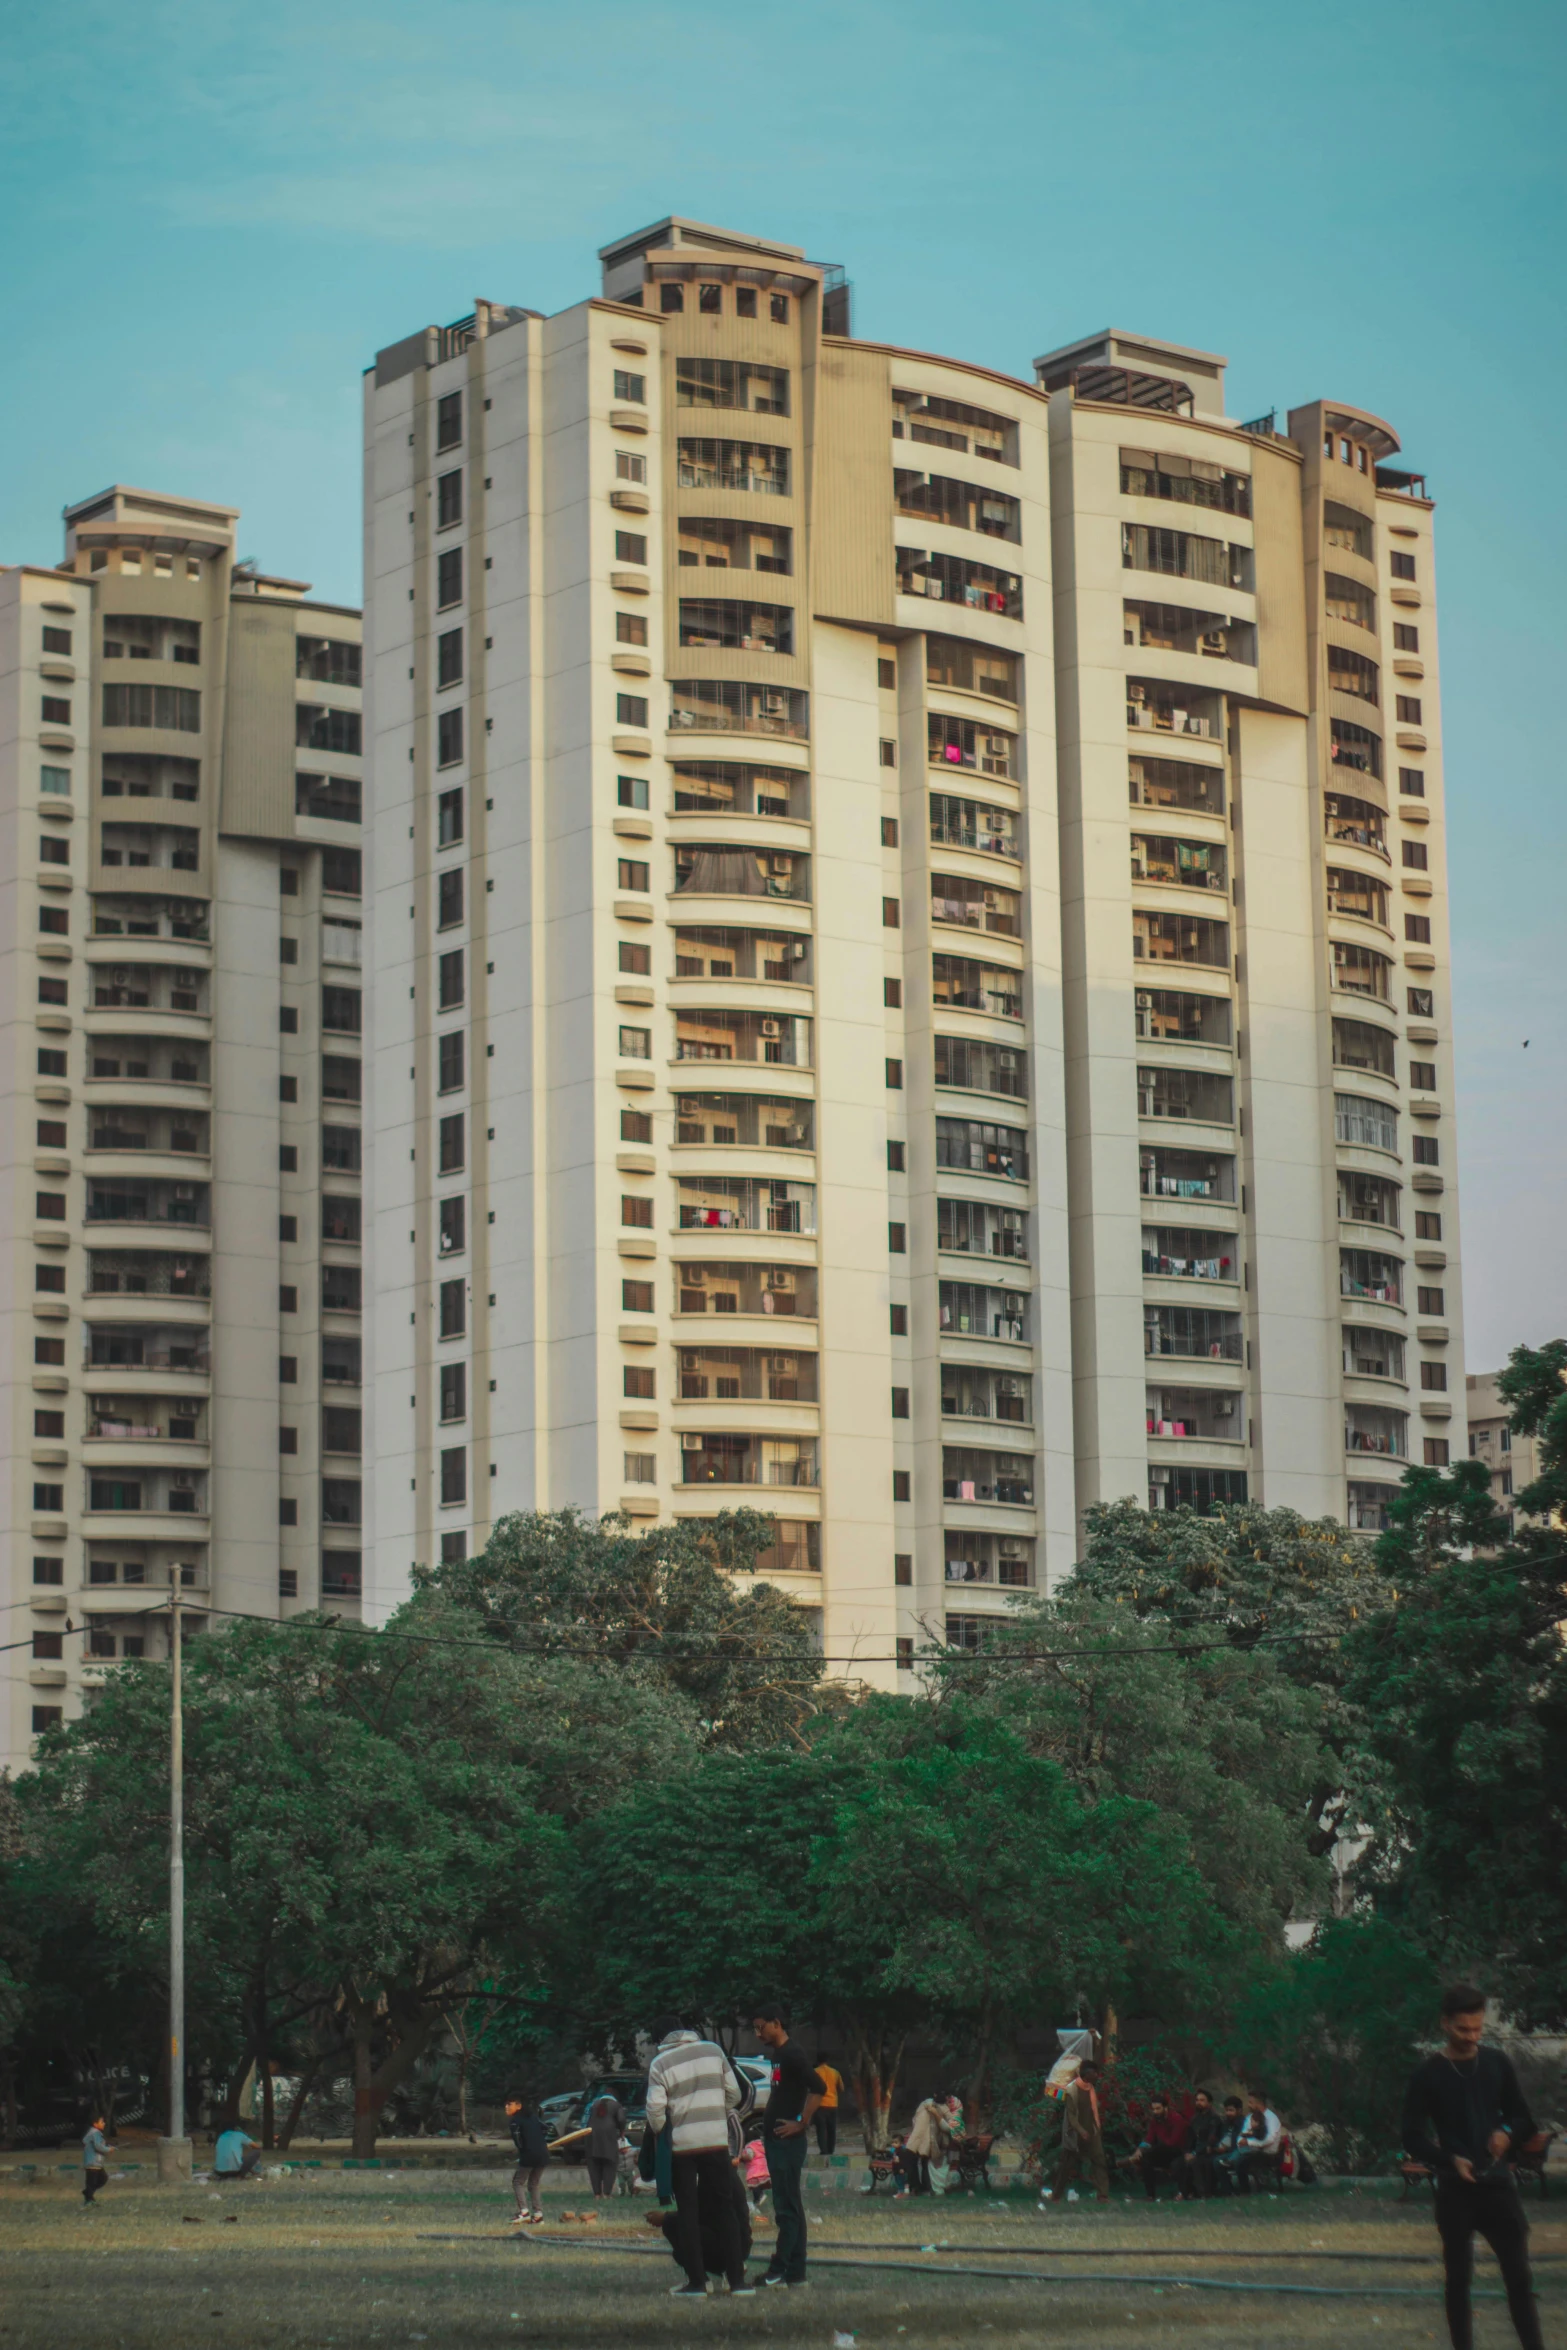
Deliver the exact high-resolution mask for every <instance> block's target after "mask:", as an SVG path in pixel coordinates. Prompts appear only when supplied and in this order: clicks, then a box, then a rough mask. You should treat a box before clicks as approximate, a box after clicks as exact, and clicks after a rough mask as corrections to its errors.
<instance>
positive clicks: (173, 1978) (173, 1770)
mask: <svg viewBox="0 0 1567 2350" xmlns="http://www.w3.org/2000/svg"><path fill="white" fill-rule="evenodd" d="M174 1574H175V1575H176V1577H177V1576H178V1574H179V1568H178V1567H176V1568H175V1569H174ZM182 1662H183V1660H182V1655H181V1640H180V1587H179V1583H178V1582H177V1581H176V1582H175V1585H174V1588H173V1590H172V1591H171V1592H170V1594H169V1678H170V1682H171V1698H170V1709H169V2136H170V2137H171V2138H183V2137H184V2135H185V1714H184V1707H183V1703H182V1697H183V1692H182V1690H181V1687H180V1682H181V1678H182Z"/></svg>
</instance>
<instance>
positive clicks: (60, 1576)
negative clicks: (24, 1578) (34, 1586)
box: [33, 1558, 65, 1583]
mask: <svg viewBox="0 0 1567 2350" xmlns="http://www.w3.org/2000/svg"><path fill="white" fill-rule="evenodd" d="M33 1581H34V1582H35V1583H63V1582H64V1581H65V1561H64V1559H55V1558H35V1559H34V1561H33Z"/></svg>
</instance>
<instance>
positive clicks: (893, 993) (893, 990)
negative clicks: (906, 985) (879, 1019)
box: [881, 979, 903, 1012]
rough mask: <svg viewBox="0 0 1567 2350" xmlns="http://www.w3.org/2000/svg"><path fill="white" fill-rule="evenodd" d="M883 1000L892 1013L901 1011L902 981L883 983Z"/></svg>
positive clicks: (894, 980) (887, 980)
mask: <svg viewBox="0 0 1567 2350" xmlns="http://www.w3.org/2000/svg"><path fill="white" fill-rule="evenodd" d="M881 1000H882V1002H883V1003H884V1004H885V1005H886V1007H887V1009H888V1010H889V1011H890V1012H896V1011H900V1010H901V1009H902V1006H903V982H902V980H901V979H884V980H883V981H882V983H881Z"/></svg>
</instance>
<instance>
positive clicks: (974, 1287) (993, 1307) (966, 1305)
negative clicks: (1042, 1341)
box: [939, 1281, 1028, 1341]
mask: <svg viewBox="0 0 1567 2350" xmlns="http://www.w3.org/2000/svg"><path fill="white" fill-rule="evenodd" d="M939 1311H940V1316H941V1328H942V1331H943V1333H944V1334H946V1335H952V1334H956V1335H957V1336H959V1337H962V1338H1008V1339H1013V1340H1015V1341H1026V1340H1027V1337H1028V1293H1027V1291H1026V1290H1018V1289H986V1288H983V1287H981V1286H980V1285H979V1284H978V1283H976V1282H972V1281H943V1282H941V1283H940V1284H939Z"/></svg>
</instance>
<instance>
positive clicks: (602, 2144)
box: [587, 2089, 626, 2202]
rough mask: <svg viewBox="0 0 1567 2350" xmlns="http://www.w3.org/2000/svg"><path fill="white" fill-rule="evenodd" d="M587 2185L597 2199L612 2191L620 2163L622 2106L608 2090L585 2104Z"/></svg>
mask: <svg viewBox="0 0 1567 2350" xmlns="http://www.w3.org/2000/svg"><path fill="white" fill-rule="evenodd" d="M587 2123H588V2185H589V2186H590V2187H591V2188H592V2190H593V2192H594V2194H595V2196H596V2197H597V2198H598V2199H599V2201H600V2202H606V2201H607V2200H608V2199H609V2197H610V2196H611V2195H613V2194H614V2192H615V2173H616V2171H617V2170H618V2169H619V2167H620V2141H621V2137H622V2134H623V2133H624V2131H625V2127H626V2109H625V2107H624V2106H623V2105H622V2104H621V2103H620V2101H619V2099H618V2098H615V2097H611V2096H610V2094H609V2092H608V2090H607V2089H606V2091H605V2092H604V2094H603V2096H602V2097H595V2098H594V2100H593V2103H592V2104H591V2105H590V2106H589V2107H588V2112H587Z"/></svg>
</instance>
